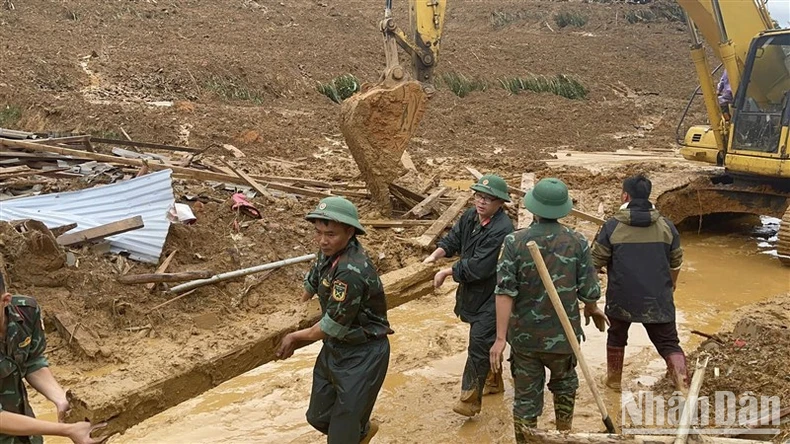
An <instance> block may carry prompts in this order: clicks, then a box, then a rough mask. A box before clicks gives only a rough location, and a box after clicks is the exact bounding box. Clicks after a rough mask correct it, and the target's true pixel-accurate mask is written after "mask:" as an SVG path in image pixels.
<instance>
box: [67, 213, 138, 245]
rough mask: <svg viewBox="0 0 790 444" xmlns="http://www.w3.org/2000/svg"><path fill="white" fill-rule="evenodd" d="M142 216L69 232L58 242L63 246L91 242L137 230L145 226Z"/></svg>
mask: <svg viewBox="0 0 790 444" xmlns="http://www.w3.org/2000/svg"><path fill="white" fill-rule="evenodd" d="M144 226H145V224H144V223H143V217H142V216H134V217H130V218H128V219H122V220H119V221H115V222H110V223H109V224H104V225H99V226H98V227H95V228H88V229H87V230H82V231H77V232H76V233H67V234H64V235H61V236H59V237H58V238H57V241H58V244H59V245H63V246H73V245H78V244H82V243H85V242H91V241H95V240H99V239H103V238H105V237H107V236H112V235H115V234H121V233H126V232H127V231H132V230H137V229H139V228H143V227H144Z"/></svg>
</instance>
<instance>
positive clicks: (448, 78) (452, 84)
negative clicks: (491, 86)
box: [437, 72, 488, 97]
mask: <svg viewBox="0 0 790 444" xmlns="http://www.w3.org/2000/svg"><path fill="white" fill-rule="evenodd" d="M439 80H440V81H439V82H437V83H440V84H442V85H444V86H446V87H447V88H448V89H449V90H450V91H452V92H453V94H455V95H456V96H458V97H465V96H467V95H468V94H469V93H471V92H472V91H485V90H487V89H488V82H487V81H485V80H483V79H480V78H469V77H466V76H465V75H463V74H458V73H457V72H446V73H443V74H442V75H441V76H439Z"/></svg>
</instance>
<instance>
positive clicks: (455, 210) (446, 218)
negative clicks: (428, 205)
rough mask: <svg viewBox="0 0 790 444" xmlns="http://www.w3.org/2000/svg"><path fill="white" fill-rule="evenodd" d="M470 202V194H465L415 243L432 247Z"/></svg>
mask: <svg viewBox="0 0 790 444" xmlns="http://www.w3.org/2000/svg"><path fill="white" fill-rule="evenodd" d="M468 201H469V194H466V193H464V194H463V195H462V196H460V197H459V198H458V199H456V200H455V202H454V203H453V204H452V205H450V208H448V209H447V211H445V212H444V214H442V215H441V217H439V219H436V220H435V221H434V223H433V225H431V226H430V227H429V228H428V229H427V230H425V233H423V235H422V236H420V237H418V238H417V239H415V240H414V242H415V243H416V244H417V245H419V246H421V247H428V246H430V245H431V244H432V243H433V241H434V240H436V238H437V237H438V236H439V235H440V234H441V233H442V231H444V229H445V228H447V225H449V224H450V223H451V222H452V221H453V219H455V217H456V216H458V214H459V213H460V212H461V211H462V210H463V209H464V207H465V206H466V203H467V202H468Z"/></svg>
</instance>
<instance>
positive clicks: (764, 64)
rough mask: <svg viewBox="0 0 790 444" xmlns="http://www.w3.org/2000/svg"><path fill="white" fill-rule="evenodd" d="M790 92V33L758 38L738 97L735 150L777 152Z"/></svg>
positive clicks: (736, 98)
mask: <svg viewBox="0 0 790 444" xmlns="http://www.w3.org/2000/svg"><path fill="white" fill-rule="evenodd" d="M788 91H790V33H788V34H779V35H775V34H774V35H768V36H764V37H760V38H757V39H755V42H754V43H753V44H752V47H751V49H750V51H749V55H748V57H747V59H746V66H745V68H744V72H743V78H742V80H741V84H740V86H739V87H738V92H737V93H736V97H735V115H734V117H733V125H734V134H733V143H732V148H733V149H735V150H745V151H755V152H760V153H776V152H777V151H778V149H779V139H780V137H781V132H782V115H783V114H784V110H785V108H786V107H787V101H786V100H785V97H786V95H787V93H788Z"/></svg>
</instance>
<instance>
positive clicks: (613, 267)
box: [592, 199, 683, 324]
mask: <svg viewBox="0 0 790 444" xmlns="http://www.w3.org/2000/svg"><path fill="white" fill-rule="evenodd" d="M592 257H593V262H594V264H595V267H596V268H603V267H606V274H607V277H608V282H607V286H606V315H607V316H609V317H611V318H612V319H617V320H620V321H627V322H640V323H643V324H663V323H667V322H674V321H675V299H674V284H673V282H672V272H673V271H678V270H680V267H681V265H682V264H683V248H681V246H680V234H679V233H678V230H677V229H676V228H675V225H673V224H672V222H671V221H669V220H668V219H666V218H665V217H663V216H661V214H659V212H658V211H657V210H656V209H655V208H654V207H653V204H652V203H650V202H649V201H648V200H645V199H635V200H633V201H631V202H629V203H628V204H627V205H623V207H622V208H621V209H620V211H618V212H617V214H615V215H614V217H612V218H611V219H609V220H607V221H606V223H604V224H603V226H602V227H601V229H600V231H599V232H598V235H597V236H596V239H595V242H594V243H593V247H592Z"/></svg>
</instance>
